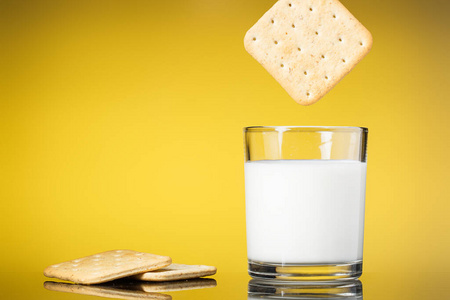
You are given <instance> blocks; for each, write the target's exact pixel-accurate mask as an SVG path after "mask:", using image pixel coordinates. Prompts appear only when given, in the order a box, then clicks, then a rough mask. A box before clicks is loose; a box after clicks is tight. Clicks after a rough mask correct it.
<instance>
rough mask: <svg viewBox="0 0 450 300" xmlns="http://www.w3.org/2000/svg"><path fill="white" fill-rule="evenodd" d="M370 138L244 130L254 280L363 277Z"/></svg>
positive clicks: (328, 131) (350, 130) (340, 131)
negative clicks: (367, 160)
mask: <svg viewBox="0 0 450 300" xmlns="http://www.w3.org/2000/svg"><path fill="white" fill-rule="evenodd" d="M367 134H368V130H367V128H363V127H337V126H333V127H306V126H292V127H288V126H276V127H266V126H257V127H247V128H245V129H244V137H245V164H244V166H245V207H246V227H247V256H248V271H249V274H250V276H252V277H254V278H266V279H280V280H300V281H334V280H354V279H356V278H358V277H359V276H361V274H362V259H363V239H364V204H365V186H366V169H367V164H366V158H367V155H366V150H367Z"/></svg>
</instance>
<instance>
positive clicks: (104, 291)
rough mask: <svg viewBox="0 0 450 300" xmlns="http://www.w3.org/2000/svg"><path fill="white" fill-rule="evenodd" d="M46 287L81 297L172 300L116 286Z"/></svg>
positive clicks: (49, 284) (57, 284) (56, 284)
mask: <svg viewBox="0 0 450 300" xmlns="http://www.w3.org/2000/svg"><path fill="white" fill-rule="evenodd" d="M44 287H45V288H46V289H47V290H49V291H55V292H65V293H74V294H81V295H90V296H97V297H106V298H119V299H127V300H135V299H154V300H171V299H172V297H171V296H170V295H166V294H161V293H149V292H145V291H142V290H131V289H122V288H117V287H115V286H103V285H80V284H72V283H64V282H52V281H46V282H44Z"/></svg>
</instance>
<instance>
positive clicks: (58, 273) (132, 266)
mask: <svg viewBox="0 0 450 300" xmlns="http://www.w3.org/2000/svg"><path fill="white" fill-rule="evenodd" d="M171 262H172V259H171V258H170V257H168V256H160V255H155V254H149V253H143V252H137V251H132V250H113V251H107V252H103V253H98V254H95V255H91V256H87V257H83V258H79V259H75V260H71V261H68V262H63V263H60V264H56V265H52V266H49V267H47V268H46V269H45V270H44V275H45V276H47V277H52V278H59V279H62V280H69V281H73V282H75V283H82V284H95V283H101V282H106V281H111V280H114V279H118V278H123V277H128V276H132V275H135V274H140V273H144V272H148V271H152V270H156V269H160V268H163V267H166V266H168V265H170V263H171Z"/></svg>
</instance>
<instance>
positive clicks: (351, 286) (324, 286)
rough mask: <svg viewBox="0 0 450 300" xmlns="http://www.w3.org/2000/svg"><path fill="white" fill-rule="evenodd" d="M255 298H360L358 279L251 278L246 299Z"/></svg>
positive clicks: (350, 299) (361, 291) (346, 299)
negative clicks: (298, 280)
mask: <svg viewBox="0 0 450 300" xmlns="http://www.w3.org/2000/svg"><path fill="white" fill-rule="evenodd" d="M256 299H328V300H330V299H339V300H344V299H345V300H362V299H363V289H362V283H361V281H359V280H355V281H348V282H340V283H319V282H314V283H298V282H287V281H276V280H263V279H252V280H250V281H249V283H248V300H256Z"/></svg>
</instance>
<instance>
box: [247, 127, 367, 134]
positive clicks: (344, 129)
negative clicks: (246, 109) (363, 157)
mask: <svg viewBox="0 0 450 300" xmlns="http://www.w3.org/2000/svg"><path fill="white" fill-rule="evenodd" d="M273 131H278V132H289V131H292V132H321V131H329V132H365V133H367V132H368V131H369V129H368V128H367V127H357V126H248V127H244V132H273Z"/></svg>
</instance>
